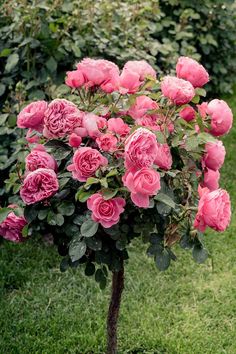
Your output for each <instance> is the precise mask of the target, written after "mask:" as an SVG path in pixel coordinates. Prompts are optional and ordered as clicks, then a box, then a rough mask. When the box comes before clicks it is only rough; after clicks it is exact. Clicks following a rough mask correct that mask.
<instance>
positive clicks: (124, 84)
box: [119, 69, 141, 95]
mask: <svg viewBox="0 0 236 354" xmlns="http://www.w3.org/2000/svg"><path fill="white" fill-rule="evenodd" d="M140 85H141V81H139V75H138V74H136V73H135V72H133V71H129V70H126V69H123V71H122V73H121V75H120V77H119V92H120V93H121V94H122V95H125V94H126V93H135V92H137V91H138V89H139V86H140Z"/></svg>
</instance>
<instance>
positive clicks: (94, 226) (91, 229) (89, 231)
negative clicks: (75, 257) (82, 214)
mask: <svg viewBox="0 0 236 354" xmlns="http://www.w3.org/2000/svg"><path fill="white" fill-rule="evenodd" d="M98 226H99V224H98V223H97V222H95V221H93V220H92V219H88V220H86V221H85V222H84V223H83V224H82V225H81V229H80V232H81V235H82V236H84V237H92V236H93V235H95V234H96V232H97V230H98Z"/></svg>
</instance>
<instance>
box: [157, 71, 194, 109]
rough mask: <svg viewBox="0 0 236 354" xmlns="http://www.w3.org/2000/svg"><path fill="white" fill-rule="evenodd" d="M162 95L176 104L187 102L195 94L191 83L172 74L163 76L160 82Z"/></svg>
mask: <svg viewBox="0 0 236 354" xmlns="http://www.w3.org/2000/svg"><path fill="white" fill-rule="evenodd" d="M161 91H162V94H163V96H165V97H167V98H169V99H170V100H171V101H172V102H173V103H175V104H176V105H182V104H186V103H189V102H190V101H191V100H192V99H193V97H194V96H195V91H194V88H193V85H192V84H191V83H190V82H189V81H186V80H183V79H179V78H177V77H174V76H165V77H164V79H163V81H162V83H161Z"/></svg>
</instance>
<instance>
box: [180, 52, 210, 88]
mask: <svg viewBox="0 0 236 354" xmlns="http://www.w3.org/2000/svg"><path fill="white" fill-rule="evenodd" d="M176 73H177V76H178V77H179V78H180V79H184V80H187V81H189V82H191V84H192V85H193V87H202V86H203V85H205V84H206V83H207V82H208V81H209V74H208V72H207V71H206V69H205V68H204V67H203V66H202V65H201V64H199V63H198V62H197V61H196V60H194V59H191V58H188V57H180V58H179V59H178V62H177V65H176Z"/></svg>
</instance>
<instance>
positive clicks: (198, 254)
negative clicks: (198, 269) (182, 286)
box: [192, 244, 208, 264]
mask: <svg viewBox="0 0 236 354" xmlns="http://www.w3.org/2000/svg"><path fill="white" fill-rule="evenodd" d="M192 254H193V259H194V260H195V262H197V263H200V264H201V263H204V262H205V260H206V259H207V258H208V252H207V250H206V249H205V248H204V247H203V246H202V245H201V244H198V245H194V247H193V251H192Z"/></svg>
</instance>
